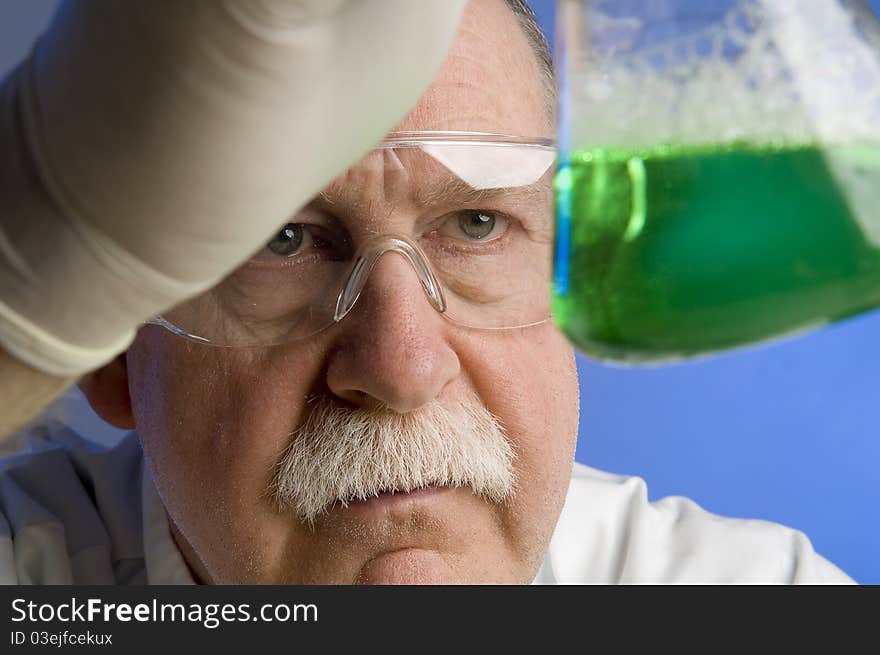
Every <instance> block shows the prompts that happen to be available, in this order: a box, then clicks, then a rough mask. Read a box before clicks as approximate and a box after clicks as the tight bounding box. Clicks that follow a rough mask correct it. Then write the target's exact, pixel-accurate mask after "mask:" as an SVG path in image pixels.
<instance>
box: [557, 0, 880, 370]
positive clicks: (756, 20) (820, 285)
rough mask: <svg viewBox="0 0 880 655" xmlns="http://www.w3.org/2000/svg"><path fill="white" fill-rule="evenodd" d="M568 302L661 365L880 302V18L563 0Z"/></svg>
mask: <svg viewBox="0 0 880 655" xmlns="http://www.w3.org/2000/svg"><path fill="white" fill-rule="evenodd" d="M557 16H558V19H559V20H558V25H557V39H558V40H557V53H556V54H557V63H558V74H559V88H560V159H559V171H558V175H557V179H556V202H557V242H556V255H555V269H554V270H555V273H554V284H553V286H554V289H553V294H554V298H553V302H554V316H555V318H556V320H557V322H558V323H559V325H560V326H561V327H562V329H563V330H564V332H565V333H566V334H567V335H568V336H569V338H570V339H571V340H572V341H573V342H574V343H575V344H576V345H577V346H578V347H579V348H581V349H582V350H583V351H584V352H586V353H587V354H589V355H592V356H593V357H596V358H599V359H605V360H612V361H616V362H620V363H651V362H661V361H669V360H676V359H682V358H687V357H694V356H700V355H706V354H709V353H713V352H717V351H719V350H724V349H728V348H733V347H737V346H742V345H745V344H752V343H756V342H762V341H766V340H769V339H773V338H777V337H780V336H784V335H789V334H792V333H796V332H799V331H805V330H808V329H811V328H815V327H817V326H820V325H822V324H825V323H827V322H829V321H834V320H838V319H841V318H843V317H846V316H849V315H852V314H855V313H858V312H861V311H864V310H867V309H869V308H872V307H876V306H878V305H880V28H878V24H877V22H876V19H875V18H874V15H873V13H872V12H871V10H870V9H869V8H868V7H867V6H866V5H865V4H864V3H863V2H855V1H847V0H809V1H808V2H804V1H802V0H713V2H702V1H701V0H558V7H557Z"/></svg>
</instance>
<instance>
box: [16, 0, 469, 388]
mask: <svg viewBox="0 0 880 655" xmlns="http://www.w3.org/2000/svg"><path fill="white" fill-rule="evenodd" d="M463 4H464V0H419V2H413V1H412V0H369V1H366V0H360V1H359V0H150V2H118V0H80V1H77V2H67V3H65V4H63V5H62V7H61V8H60V10H59V11H58V13H57V14H56V16H55V18H54V20H53V22H52V25H51V27H50V28H49V30H48V32H47V33H46V34H45V35H44V36H43V37H42V38H41V40H40V41H39V43H38V45H37V47H36V48H35V50H34V52H33V54H32V56H31V57H30V58H29V59H28V60H26V61H25V62H24V63H23V64H22V66H20V67H19V68H18V69H17V70H16V71H15V72H14V73H13V74H12V75H11V76H10V77H8V78H7V80H6V82H5V83H4V86H3V88H2V93H0V101H2V102H0V346H3V347H4V348H6V350H7V351H9V352H10V353H12V354H13V355H15V356H16V357H17V358H19V359H20V360H22V361H24V362H26V363H28V364H30V365H31V366H33V367H35V368H38V369H40V370H43V371H45V372H47V373H51V374H54V375H76V374H79V373H82V372H85V371H87V370H90V369H93V368H96V367H97V366H99V365H101V364H103V363H105V362H106V361H108V360H110V359H112V358H113V357H114V356H115V355H116V354H118V353H119V352H121V351H122V350H124V349H125V348H126V347H127V345H128V343H129V342H130V340H131V338H132V337H133V334H134V331H135V328H136V327H137V326H138V325H139V324H140V323H141V322H142V321H144V320H145V319H147V318H149V317H151V316H154V315H156V314H157V313H160V312H161V311H162V310H164V309H166V308H168V307H170V306H171V305H173V304H176V303H177V302H179V301H181V300H183V299H185V298H187V297H190V296H193V295H195V294H197V293H199V292H201V291H203V290H204V289H206V288H209V287H211V286H213V285H214V284H215V283H216V282H217V281H219V280H220V279H221V278H222V277H223V275H224V274H226V273H227V272H228V271H230V270H231V269H233V268H235V267H236V266H237V265H238V264H240V263H241V262H243V261H244V260H245V259H247V258H248V257H249V256H250V255H251V254H252V253H253V252H254V251H256V250H257V248H259V247H260V246H261V245H262V244H263V243H265V241H266V240H268V238H269V237H270V236H271V234H272V232H274V231H275V230H276V229H278V228H280V227H281V226H282V225H283V224H284V222H285V221H286V219H287V218H289V216H290V215H292V214H293V213H294V212H295V211H296V210H297V209H298V208H299V207H300V206H301V205H302V204H303V203H304V202H306V201H307V200H308V199H309V198H310V197H311V196H312V195H314V194H315V193H316V192H317V191H319V190H320V189H321V188H322V187H323V186H324V185H325V184H326V183H327V182H329V181H330V180H331V179H332V178H333V177H334V176H335V175H337V174H338V173H340V172H341V171H342V170H344V169H345V168H346V167H348V166H349V165H351V164H352V163H354V162H355V161H356V160H357V159H358V158H359V157H360V156H361V155H362V154H363V153H364V151H366V150H367V149H368V148H370V147H371V146H372V145H373V144H375V143H376V142H377V141H378V140H379V139H380V138H381V136H382V135H383V134H384V133H385V132H386V131H388V130H389V129H390V128H391V127H392V126H393V125H394V124H395V123H396V122H397V121H399V120H400V119H401V118H402V117H403V116H404V115H405V113H406V111H407V110H408V109H409V108H410V107H411V106H412V105H414V104H415V102H416V101H417V99H418V97H419V95H420V94H421V93H422V91H424V89H425V88H426V87H427V85H428V84H429V82H430V80H431V77H432V75H433V74H434V72H435V71H436V70H437V69H438V68H439V66H440V64H441V63H442V61H443V59H444V56H445V53H446V50H447V48H448V47H449V45H450V43H451V42H452V38H453V36H454V33H455V29H456V27H457V24H458V19H459V17H460V14H461V10H462V7H463Z"/></svg>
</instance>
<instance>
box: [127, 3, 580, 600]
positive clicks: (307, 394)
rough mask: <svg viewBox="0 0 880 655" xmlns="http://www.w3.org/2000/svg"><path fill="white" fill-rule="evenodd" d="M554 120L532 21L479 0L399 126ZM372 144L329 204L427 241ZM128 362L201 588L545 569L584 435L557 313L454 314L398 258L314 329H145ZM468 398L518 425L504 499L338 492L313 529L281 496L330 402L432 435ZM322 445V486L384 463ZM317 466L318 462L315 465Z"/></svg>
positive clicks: (351, 226) (512, 431) (154, 456)
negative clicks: (284, 337) (211, 333)
mask: <svg viewBox="0 0 880 655" xmlns="http://www.w3.org/2000/svg"><path fill="white" fill-rule="evenodd" d="M549 123H550V121H549V120H548V117H547V113H546V102H545V98H544V96H543V92H542V86H541V82H540V73H539V69H538V64H537V61H536V59H535V57H534V55H533V53H532V51H531V49H530V47H529V44H528V42H527V40H526V37H525V35H524V34H523V32H522V30H521V28H520V27H519V25H518V24H517V22H516V19H515V17H514V16H513V15H512V14H511V13H510V11H509V9H508V8H507V7H506V5H505V4H504V2H503V1H502V0H478V1H475V2H472V3H471V4H470V6H469V7H468V9H467V11H466V14H465V16H464V19H463V23H462V27H461V30H460V32H459V35H458V38H457V40H456V43H455V45H454V47H453V49H452V51H451V53H450V56H449V58H448V60H447V62H446V64H445V66H444V67H443V69H442V70H441V71H440V73H439V75H438V76H437V78H436V79H435V81H434V83H433V85H432V86H431V87H430V89H429V90H428V92H427V93H426V94H425V95H424V96H423V98H422V100H421V102H420V103H419V105H418V106H417V107H416V108H415V109H414V110H413V111H412V112H411V113H410V114H409V116H408V117H407V118H406V119H405V120H404V121H403V122H402V123H401V124H400V125H399V126H398V129H399V130H473V131H483V132H495V133H506V134H520V135H525V136H549V135H550V131H551V126H550V124H549ZM375 157H376V155H372V156H371V157H368V158H366V159H365V160H364V161H362V162H361V163H359V164H358V165H356V166H355V167H353V168H352V169H351V170H349V171H348V172H347V173H346V174H344V175H342V176H340V178H338V179H337V180H336V181H335V182H334V184H332V185H331V186H330V187H328V189H327V190H326V193H325V195H324V197H323V198H322V200H321V202H323V203H325V204H329V205H332V207H333V214H334V217H335V219H336V220H338V221H339V222H340V223H341V224H342V225H344V227H345V229H346V231H347V232H348V233H349V234H350V236H351V239H352V241H353V242H354V243H355V244H356V243H357V242H358V241H359V240H362V239H365V238H367V237H368V236H369V235H372V234H377V233H378V234H385V233H392V232H393V233H398V234H400V233H406V234H408V235H410V236H412V237H413V238H414V239H416V238H418V237H419V236H420V235H419V234H418V233H417V232H418V226H417V222H416V221H415V219H414V218H413V216H414V215H415V213H414V212H410V211H407V205H406V203H405V202H404V200H403V199H402V198H400V197H397V198H393V199H392V198H389V197H387V191H388V189H387V184H385V183H383V181H382V179H381V172H382V167H381V166H379V167H378V168H377V167H376V165H375V163H376V160H375ZM377 171H378V172H377ZM386 182H387V181H386ZM548 201H549V196H548ZM316 207H318V209H316ZM319 208H320V205H315V206H313V207H311V208H309V209H307V211H319ZM538 293H541V294H544V295H546V293H547V289H546V287H544V288H542V289H540V290H539V291H538ZM535 302H536V303H539V302H546V300H545V299H543V298H536V299H535ZM127 363H128V376H129V387H130V389H131V399H132V408H133V411H134V417H135V422H136V425H137V428H138V431H139V433H140V435H141V439H142V442H143V446H144V451H145V453H146V456H147V460H148V462H149V465H150V467H151V469H152V472H153V475H154V478H155V480H156V484H157V487H158V490H159V493H160V495H161V497H162V499H163V501H164V503H165V506H166V508H167V510H168V514H169V517H170V519H171V522H172V525H173V532H174V536H175V539H176V540H177V542H178V544H179V545H180V546H181V550H182V551H183V553H184V555H185V557H186V559H187V561H188V562H189V564H190V566H191V567H192V568H193V570H194V571H195V572H196V574H197V576H198V577H200V578H201V579H202V580H203V581H205V582H215V583H231V584H238V583H272V584H308V583H324V584H336V583H342V584H347V583H356V582H363V583H380V584H381V583H388V584H395V583H422V582H429V583H430V582H438V583H457V582H463V583H476V582H489V583H503V582H516V583H526V582H530V581H531V580H532V578H533V577H534V575H535V573H536V571H537V568H538V566H539V565H540V562H541V560H542V558H543V555H544V552H545V549H546V546H547V543H548V541H549V538H550V535H551V533H552V531H553V528H554V525H555V523H556V520H557V518H558V515H559V512H560V510H561V507H562V502H563V500H564V497H565V492H566V490H567V487H568V482H569V478H570V474H571V464H572V459H573V453H574V443H575V436H576V428H577V403H578V390H577V376H576V372H575V367H574V358H573V352H572V350H571V348H570V346H569V345H568V344H567V342H566V341H565V340H564V339H563V337H562V336H561V335H560V333H559V332H558V331H557V330H556V329H555V328H554V327H553V325H552V324H551V323H545V324H542V325H539V326H534V327H530V328H523V329H511V330H500V331H497V330H496V331H491V330H474V329H469V328H466V327H463V326H461V325H457V324H455V323H453V322H450V321H447V320H444V319H443V317H442V316H441V315H440V314H439V313H438V312H437V311H435V309H434V308H432V306H431V305H430V304H429V303H428V302H427V300H426V298H425V295H424V292H423V291H422V289H421V288H420V287H419V284H418V280H417V278H416V277H415V275H414V273H413V270H412V268H411V267H410V266H409V264H408V263H406V262H405V260H404V259H403V258H401V257H398V256H396V255H392V254H388V255H385V256H383V257H381V258H380V259H379V261H378V264H377V265H376V268H375V269H374V270H373V272H372V274H371V276H370V278H369V280H368V282H367V286H366V287H365V289H364V292H363V294H362V297H361V299H360V300H359V301H358V304H357V305H356V306H355V309H354V310H353V311H352V313H351V314H350V315H349V316H348V317H346V318H345V319H344V320H343V321H341V322H339V323H338V324H336V325H333V326H332V327H330V328H329V329H327V330H324V331H322V332H320V333H318V334H316V335H313V336H311V337H308V338H305V339H300V340H297V341H291V342H289V343H286V344H282V345H275V346H273V347H266V348H248V349H234V348H215V347H210V346H205V345H200V344H195V343H192V342H189V341H187V340H184V339H181V338H180V337H177V336H175V335H173V334H171V333H169V332H167V331H165V330H161V329H159V328H156V327H148V328H145V329H143V330H142V331H141V333H140V335H139V337H138V339H137V340H136V342H135V343H134V345H133V346H132V348H131V349H130V350H129V353H128V356H127ZM463 406H466V407H476V408H477V409H478V410H479V411H480V412H482V413H483V414H482V415H485V416H493V417H495V421H496V423H497V427H498V428H500V430H501V432H494V433H492V434H494V436H492V437H487V439H489V440H494V441H493V442H492V443H493V445H497V442H498V439H499V438H501V439H502V442H506V444H508V445H509V451H510V452H511V453H512V454H513V465H512V473H513V487H512V489H511V490H510V493H509V494H507V495H506V496H505V497H503V498H497V497H492V496H491V494H488V495H487V494H481V495H478V494H477V493H475V492H474V489H473V488H472V487H470V486H463V487H460V488H453V487H446V488H441V489H433V490H430V491H427V492H426V491H423V492H421V493H413V494H407V493H400V494H396V495H389V494H382V495H381V496H380V497H378V498H374V499H372V500H368V501H366V502H356V503H351V504H347V505H346V504H345V503H336V504H331V506H329V507H328V508H327V509H326V511H323V512H319V513H318V514H317V515H316V516H315V517H313V521H312V522H311V523H310V522H309V521H307V520H303V518H302V517H301V516H300V515H299V514H298V513H297V512H295V511H294V510H293V509H292V508H291V507H279V505H278V503H277V499H276V498H273V496H272V494H271V493H270V492H269V491H268V490H269V489H271V488H272V485H273V482H275V481H276V480H277V475H278V465H279V463H280V462H282V461H283V460H284V459H285V455H286V454H288V453H289V448H290V446H291V442H292V440H293V441H296V439H297V438H298V437H297V435H300V436H301V435H302V434H303V432H302V430H303V426H308V425H309V424H310V422H311V423H312V424H313V423H315V421H316V420H318V419H316V413H320V412H324V413H326V412H327V411H336V410H338V411H337V412H336V415H338V416H342V417H346V416H348V415H349V414H351V413H352V412H354V413H359V414H357V415H358V416H362V415H363V416H367V417H368V418H369V417H375V420H376V421H382V422H383V423H382V424H383V425H391V426H398V425H403V426H405V427H406V429H409V430H410V432H409V433H406V432H405V431H404V432H403V434H410V435H411V436H412V438H413V440H414V441H417V440H418V439H417V438H418V437H420V436H422V435H423V433H428V432H431V431H432V430H431V429H430V428H431V426H433V425H434V422H436V421H438V420H440V419H438V411H439V416H441V417H442V416H444V411H449V412H452V414H453V415H457V414H456V412H457V411H458V410H459V409H460V408H461V407H463ZM459 413H460V412H459ZM322 416H323V414H322ZM370 420H372V419H370ZM319 425H323V426H326V425H328V424H327V423H319ZM407 426H408V427H407ZM419 426H421V427H419ZM413 430H414V431H413ZM448 432H452V433H453V434H450V435H449V436H448V438H449V439H453V440H454V439H459V438H462V435H461V434H460V432H459V433H457V434H456V433H455V431H454V430H451V431H449V430H448V431H447V432H443V434H447V433H448ZM490 432H491V431H490ZM499 435H503V436H499ZM330 436H331V437H335V432H331V433H330ZM330 445H331V446H332V443H331V444H330ZM310 452H312V453H313V455H312V457H313V458H314V459H313V460H312V462H313V463H315V464H318V465H319V466H317V467H316V468H315V469H314V471H316V473H315V475H316V479H317V481H318V482H320V478H321V476H322V475H323V474H324V472H326V475H327V476H331V475H332V476H339V475H347V474H349V473H350V471H347V470H346V467H347V466H351V463H350V462H351V461H354V460H357V461H358V462H367V463H370V461H371V457H372V454H371V453H366V456H364V455H365V454H364V453H359V454H360V455H361V457H351V458H344V457H343V458H340V457H339V456H338V452H337V453H336V455H337V457H336V458H335V459H334V460H333V463H331V462H330V461H329V458H327V456H326V455H325V454H324V453H323V451H319V450H314V449H313V450H312V451H310ZM426 452H428V453H429V454H430V452H431V451H430V450H428V451H426ZM315 453H317V454H315ZM487 457H489V458H491V457H492V455H487ZM499 457H500V456H499ZM325 458H326V460H327V461H325ZM502 459H503V458H502ZM309 463H310V462H309V460H308V456H306V457H305V460H304V461H303V460H301V461H300V464H301V465H302V466H307V465H308V464H309ZM392 464H393V462H392ZM302 466H301V467H300V468H299V469H296V470H298V471H299V470H302ZM331 468H332V470H331ZM367 468H369V466H368V467H367ZM376 468H378V467H376ZM371 474H372V473H370V474H367V476H368V475H371ZM361 475H362V476H363V475H364V474H363V473H361ZM340 500H345V499H340Z"/></svg>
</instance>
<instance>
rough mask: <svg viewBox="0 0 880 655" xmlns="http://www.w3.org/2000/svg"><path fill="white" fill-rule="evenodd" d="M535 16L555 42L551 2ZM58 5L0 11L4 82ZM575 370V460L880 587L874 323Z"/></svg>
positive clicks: (90, 426)
mask: <svg viewBox="0 0 880 655" xmlns="http://www.w3.org/2000/svg"><path fill="white" fill-rule="evenodd" d="M694 1H695V2H697V1H698V0H694ZM530 4H531V5H532V7H533V8H534V9H535V11H536V13H537V15H538V17H539V20H540V22H541V23H542V26H543V27H544V28H545V30H546V31H547V32H548V33H550V34H551V39H552V31H553V30H552V22H553V16H552V13H553V3H552V0H532V2H531V3H530ZM871 4H872V5H873V6H874V8H875V9H877V8H878V7H880V0H877V1H876V2H872V3H871ZM54 5H55V0H0V70H3V69H5V68H6V67H8V66H9V65H11V64H12V62H14V61H15V60H17V59H18V58H20V57H21V56H23V55H24V53H25V52H26V51H27V49H28V48H29V47H30V44H31V43H32V41H33V39H34V36H35V35H36V34H37V32H38V31H39V30H40V29H41V28H42V27H43V26H44V25H45V24H46V21H47V19H48V17H49V15H50V13H51V10H52V8H53V7H54ZM551 43H552V40H551ZM578 369H579V375H580V381H581V425H580V433H579V436H578V451H577V459H578V460H579V461H581V462H584V463H586V464H589V465H591V466H595V467H597V468H601V469H605V470H609V471H613V472H616V473H626V474H632V475H639V476H641V477H644V478H645V479H646V480H647V482H648V489H649V493H650V496H651V498H660V497H663V496H667V495H685V496H689V497H691V498H693V499H694V500H696V501H697V502H699V503H700V504H701V505H702V506H703V507H705V508H706V509H708V510H710V511H712V512H716V513H719V514H725V515H730V516H741V517H751V518H764V519H768V520H771V521H776V522H780V523H784V524H786V525H790V526H792V527H795V528H798V529H800V530H803V531H804V532H805V533H806V534H807V535H808V536H809V537H810V538H811V539H812V541H813V544H814V546H815V548H816V550H818V551H819V552H820V553H822V554H823V555H825V556H826V557H828V558H829V559H830V560H831V561H833V562H835V563H836V564H837V565H838V566H840V567H841V568H842V569H844V570H845V571H846V572H847V573H849V574H850V575H851V576H852V577H854V578H855V579H856V580H857V581H859V582H862V583H873V584H878V583H880V559H878V558H877V557H876V556H875V553H876V552H878V550H880V526H878V521H877V515H878V509H877V508H878V505H880V475H878V473H877V466H878V463H880V435H878V434H877V433H878V424H880V420H878V419H880V415H878V414H880V402H878V401H880V385H878V377H880V312H874V313H871V314H866V315H863V316H861V317H859V318H856V319H851V320H849V321H846V322H843V323H840V324H837V325H835V326H831V327H828V328H825V329H823V330H821V331H819V332H815V333H813V334H811V335H808V336H804V337H801V338H798V339H795V340H790V341H787V342H784V343H778V344H776V345H772V346H765V347H762V348H758V349H753V350H748V351H738V352H734V353H729V354H726V355H723V356H719V357H716V358H714V359H710V360H704V361H701V362H696V363H689V364H679V365H676V366H670V367H664V368H658V369H644V370H643V369H617V368H611V367H607V366H604V365H600V364H597V363H595V362H592V361H590V360H587V359H586V358H583V357H579V358H578ZM63 403H65V410H66V411H67V412H68V414H69V418H70V419H71V422H72V423H74V424H78V425H79V426H81V428H82V429H83V430H84V431H85V432H87V433H89V434H94V435H96V436H98V437H99V438H106V439H111V438H113V436H114V432H113V431H111V430H109V429H107V428H106V427H104V426H103V425H101V424H100V423H98V421H97V419H96V418H95V417H94V415H92V414H91V412H90V410H88V409H87V408H86V407H85V406H84V405H83V403H82V401H81V398H79V397H78V396H77V395H76V394H75V393H74V394H72V395H71V397H69V398H67V399H65V400H64V401H63Z"/></svg>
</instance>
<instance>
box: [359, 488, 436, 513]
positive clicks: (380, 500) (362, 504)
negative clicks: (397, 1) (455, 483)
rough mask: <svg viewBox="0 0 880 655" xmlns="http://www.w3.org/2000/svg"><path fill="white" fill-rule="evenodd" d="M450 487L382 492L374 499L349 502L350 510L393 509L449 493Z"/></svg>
mask: <svg viewBox="0 0 880 655" xmlns="http://www.w3.org/2000/svg"><path fill="white" fill-rule="evenodd" d="M450 489H451V488H450V487H440V486H432V487H422V488H420V489H415V490H414V491H395V492H391V491H383V492H382V493H380V494H379V495H378V496H376V497H374V498H367V499H366V500H352V501H349V503H348V506H349V507H350V508H367V507H393V506H395V505H400V504H405V503H408V502H411V501H414V500H427V499H428V498H430V497H432V496H436V495H439V494H442V493H444V492H446V491H450Z"/></svg>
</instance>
